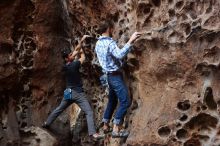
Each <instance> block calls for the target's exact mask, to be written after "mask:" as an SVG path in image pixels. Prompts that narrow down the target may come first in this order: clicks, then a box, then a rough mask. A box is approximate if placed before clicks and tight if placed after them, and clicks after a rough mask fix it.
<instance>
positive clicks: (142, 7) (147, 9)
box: [137, 3, 152, 16]
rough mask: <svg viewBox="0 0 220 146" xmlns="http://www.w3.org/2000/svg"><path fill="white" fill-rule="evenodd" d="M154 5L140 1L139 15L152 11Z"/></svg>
mask: <svg viewBox="0 0 220 146" xmlns="http://www.w3.org/2000/svg"><path fill="white" fill-rule="evenodd" d="M151 7H152V5H151V4H145V3H140V4H139V5H138V9H137V10H138V12H137V13H138V16H142V15H144V14H148V13H150V10H151Z"/></svg>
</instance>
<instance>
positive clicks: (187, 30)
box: [185, 24, 191, 35]
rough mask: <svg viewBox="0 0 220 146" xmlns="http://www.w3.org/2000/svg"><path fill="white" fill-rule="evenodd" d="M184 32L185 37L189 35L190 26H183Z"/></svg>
mask: <svg viewBox="0 0 220 146" xmlns="http://www.w3.org/2000/svg"><path fill="white" fill-rule="evenodd" d="M185 32H186V35H189V34H190V32H191V26H190V24H186V26H185Z"/></svg>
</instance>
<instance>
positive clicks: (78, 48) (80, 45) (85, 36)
mask: <svg viewBox="0 0 220 146" xmlns="http://www.w3.org/2000/svg"><path fill="white" fill-rule="evenodd" d="M88 37H90V36H89V35H84V36H83V37H82V39H81V40H80V41H79V44H78V45H77V46H76V48H75V50H79V51H80V49H81V47H82V42H83V41H84V40H85V39H86V38H88Z"/></svg>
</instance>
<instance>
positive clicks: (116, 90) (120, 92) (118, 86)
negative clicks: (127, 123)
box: [103, 74, 130, 125]
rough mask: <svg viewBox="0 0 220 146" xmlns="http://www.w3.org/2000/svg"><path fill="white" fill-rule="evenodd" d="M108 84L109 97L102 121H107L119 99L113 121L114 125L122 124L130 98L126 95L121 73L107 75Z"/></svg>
mask: <svg viewBox="0 0 220 146" xmlns="http://www.w3.org/2000/svg"><path fill="white" fill-rule="evenodd" d="M108 84H109V99H108V104H107V107H106V110H105V113H104V118H103V122H105V123H108V122H109V121H110V119H111V117H112V115H113V113H114V110H115V109H116V107H117V103H118V100H119V107H118V109H117V111H116V113H115V116H114V121H113V123H114V124H116V125H119V124H122V123H123V119H124V116H125V114H126V112H127V109H128V108H129V106H130V99H129V96H128V89H127V87H126V85H125V83H124V81H123V77H122V75H120V74H118V75H108Z"/></svg>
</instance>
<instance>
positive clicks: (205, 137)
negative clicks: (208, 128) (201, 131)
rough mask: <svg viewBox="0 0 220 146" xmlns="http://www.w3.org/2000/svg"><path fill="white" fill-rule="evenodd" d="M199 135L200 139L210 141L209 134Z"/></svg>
mask: <svg viewBox="0 0 220 146" xmlns="http://www.w3.org/2000/svg"><path fill="white" fill-rule="evenodd" d="M198 137H199V139H202V140H204V141H208V140H209V138H210V137H209V136H207V135H198Z"/></svg>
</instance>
